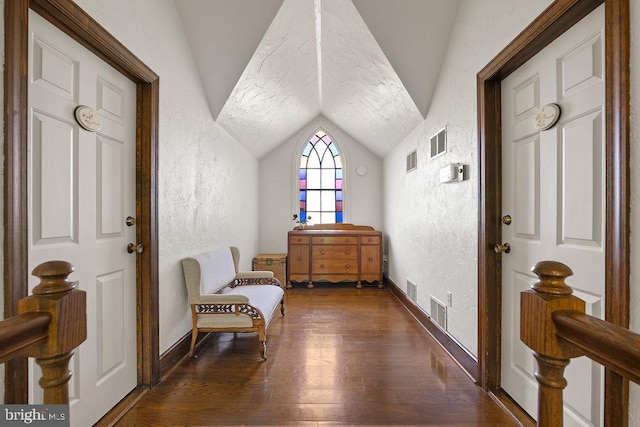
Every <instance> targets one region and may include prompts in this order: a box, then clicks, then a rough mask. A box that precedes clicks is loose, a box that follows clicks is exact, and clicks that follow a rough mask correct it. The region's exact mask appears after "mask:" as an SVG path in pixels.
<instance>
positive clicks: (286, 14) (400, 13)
mask: <svg viewBox="0 0 640 427" xmlns="http://www.w3.org/2000/svg"><path fill="white" fill-rule="evenodd" d="M176 5H177V7H178V10H179V13H180V17H181V19H182V21H183V25H184V27H185V32H186V34H187V38H188V40H189V44H190V46H191V50H192V53H193V56H194V59H195V62H196V66H197V67H198V71H199V73H200V77H201V79H202V85H203V88H204V90H205V93H206V97H207V100H208V102H209V107H210V109H211V113H212V115H213V116H214V118H215V119H216V120H217V122H218V123H219V124H220V126H222V127H223V128H224V129H225V130H226V131H227V132H229V133H230V134H231V135H232V136H234V137H235V138H236V139H237V140H238V141H239V142H240V143H241V144H243V145H244V146H245V147H246V148H247V149H248V150H249V151H250V152H252V153H253V154H254V155H255V156H256V157H258V158H260V157H262V156H264V155H265V154H266V153H268V152H269V151H271V150H272V149H273V148H275V147H276V146H278V145H279V144H280V143H281V142H283V141H285V140H286V139H287V138H288V137H290V136H291V135H292V134H293V133H295V132H296V131H297V130H299V129H300V128H301V127H303V126H305V125H307V124H308V123H309V122H310V121H312V120H313V119H315V118H316V117H318V116H319V115H324V116H325V117H327V118H328V119H329V120H331V121H332V122H334V123H335V124H336V125H338V126H340V128H342V129H343V130H344V131H346V132H348V133H349V134H350V135H351V136H352V137H354V138H355V139H356V140H358V141H359V142H361V143H362V144H363V145H365V146H367V147H368V148H369V149H370V150H371V151H372V152H374V153H376V154H377V155H378V156H380V157H384V156H385V155H386V154H387V153H389V151H391V150H392V149H393V148H394V147H395V146H396V145H397V144H399V143H400V142H401V141H402V139H403V138H404V137H406V136H407V134H408V133H409V132H411V131H412V130H413V129H414V128H415V127H416V126H417V125H418V124H419V123H420V122H421V121H422V120H423V119H424V117H426V115H427V114H428V107H429V103H430V100H431V97H432V95H433V90H434V87H435V85H436V83H437V79H438V74H439V71H440V68H441V63H442V60H443V58H444V55H445V52H446V48H447V45H448V40H449V36H450V32H451V28H452V27H453V23H454V20H455V15H456V13H457V10H458V6H459V0H353V1H352V0H284V1H283V0H176Z"/></svg>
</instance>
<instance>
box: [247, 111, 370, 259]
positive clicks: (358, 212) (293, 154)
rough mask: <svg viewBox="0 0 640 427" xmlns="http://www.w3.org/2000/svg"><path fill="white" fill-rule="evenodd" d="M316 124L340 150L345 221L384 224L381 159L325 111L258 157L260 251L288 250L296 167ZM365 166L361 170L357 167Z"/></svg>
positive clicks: (294, 198) (295, 208)
mask: <svg viewBox="0 0 640 427" xmlns="http://www.w3.org/2000/svg"><path fill="white" fill-rule="evenodd" d="M318 128H323V129H325V130H326V132H327V133H328V134H329V135H330V136H332V137H333V139H334V141H336V143H337V144H338V147H339V148H340V149H341V150H342V153H343V168H344V187H345V191H344V193H345V194H344V214H345V222H351V223H354V224H362V225H371V226H373V227H374V228H376V229H378V230H380V229H381V227H382V192H381V191H380V190H381V188H382V161H381V160H380V158H379V157H378V156H376V155H375V154H373V153H372V152H371V151H369V150H368V149H367V148H366V147H365V146H363V145H362V144H360V143H359V142H358V141H356V140H354V139H353V138H352V137H351V136H349V135H348V134H347V133H345V132H344V131H343V130H341V129H340V128H339V127H338V126H336V125H335V124H334V123H332V122H331V121H330V120H328V119H326V118H324V117H317V118H316V119H314V120H312V121H311V122H310V123H309V124H308V125H306V126H304V127H303V128H302V129H300V130H299V131H298V132H296V133H295V134H294V135H293V136H292V137H291V138H289V139H288V140H287V141H285V142H283V143H282V144H280V145H279V146H278V147H277V148H276V149H275V150H273V151H272V152H270V153H269V154H268V155H266V156H265V157H263V158H262V159H261V160H260V212H264V213H265V214H262V215H260V252H261V253H285V252H287V231H289V230H291V228H293V226H294V225H295V223H294V222H293V221H292V220H291V216H292V215H293V214H294V213H298V204H297V200H296V198H297V194H296V193H297V191H296V190H297V186H296V177H297V167H298V165H299V164H300V163H299V156H300V154H301V150H302V147H303V145H304V144H305V143H306V142H307V140H308V139H309V138H310V137H311V136H312V134H313V132H315V131H316V130H317V129H318ZM360 165H362V166H364V167H366V168H367V173H366V174H365V175H364V176H359V175H357V174H356V173H355V170H356V168H357V167H358V166H360Z"/></svg>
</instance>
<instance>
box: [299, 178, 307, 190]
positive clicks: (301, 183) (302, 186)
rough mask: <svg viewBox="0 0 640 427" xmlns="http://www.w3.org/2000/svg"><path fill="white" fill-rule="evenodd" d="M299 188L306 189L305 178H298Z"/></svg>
mask: <svg viewBox="0 0 640 427" xmlns="http://www.w3.org/2000/svg"><path fill="white" fill-rule="evenodd" d="M300 189H301V190H306V189H307V180H306V179H301V180H300Z"/></svg>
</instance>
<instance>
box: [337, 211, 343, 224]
mask: <svg viewBox="0 0 640 427" xmlns="http://www.w3.org/2000/svg"><path fill="white" fill-rule="evenodd" d="M340 222H342V212H336V223H340Z"/></svg>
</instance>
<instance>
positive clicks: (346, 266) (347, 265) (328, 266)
mask: <svg viewBox="0 0 640 427" xmlns="http://www.w3.org/2000/svg"><path fill="white" fill-rule="evenodd" d="M337 273H340V274H358V260H357V259H354V260H352V261H349V260H344V259H315V258H313V260H312V261H311V274H313V275H316V274H337Z"/></svg>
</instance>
